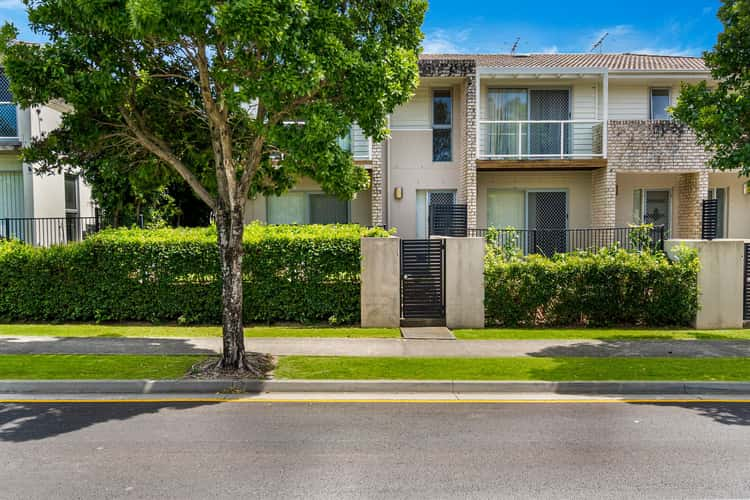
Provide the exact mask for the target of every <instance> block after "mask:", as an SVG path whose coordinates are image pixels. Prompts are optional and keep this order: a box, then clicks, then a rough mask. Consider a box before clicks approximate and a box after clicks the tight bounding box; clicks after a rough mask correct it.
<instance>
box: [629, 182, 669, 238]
mask: <svg viewBox="0 0 750 500" xmlns="http://www.w3.org/2000/svg"><path fill="white" fill-rule="evenodd" d="M671 214H672V193H671V191H669V190H668V189H636V190H634V191H633V222H634V223H636V224H653V225H654V226H664V230H665V231H666V232H667V234H669V227H670V223H671V220H672V216H671Z"/></svg>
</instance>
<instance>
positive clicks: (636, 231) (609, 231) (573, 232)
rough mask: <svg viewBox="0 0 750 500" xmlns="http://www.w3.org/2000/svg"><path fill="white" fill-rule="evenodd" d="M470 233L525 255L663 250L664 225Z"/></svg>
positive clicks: (485, 230) (486, 230) (469, 233)
mask: <svg viewBox="0 0 750 500" xmlns="http://www.w3.org/2000/svg"><path fill="white" fill-rule="evenodd" d="M468 235H469V236H474V237H482V238H486V239H488V241H490V240H491V241H490V242H491V243H494V244H496V245H498V246H501V247H503V248H507V249H515V250H517V251H519V252H520V253H523V254H524V255H528V254H534V253H536V254H542V255H546V256H551V255H553V254H556V253H569V252H575V251H579V250H599V249H601V248H606V247H611V246H614V245H617V246H618V247H620V248H623V249H625V250H633V251H641V250H643V249H646V248H648V249H651V250H664V239H665V230H664V226H654V227H651V228H649V227H638V226H634V227H614V228H587V229H512V228H509V229H469V230H468Z"/></svg>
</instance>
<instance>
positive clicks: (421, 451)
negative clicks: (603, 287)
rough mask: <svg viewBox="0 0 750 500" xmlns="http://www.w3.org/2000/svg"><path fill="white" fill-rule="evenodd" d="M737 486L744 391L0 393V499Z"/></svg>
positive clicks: (727, 492) (634, 493)
mask: <svg viewBox="0 0 750 500" xmlns="http://www.w3.org/2000/svg"><path fill="white" fill-rule="evenodd" d="M748 496H750V404H746V403H703V402H701V403H687V404H684V403H679V404H678V403H664V404H653V403H648V404H628V403H606V404H570V403H566V404H528V403H521V404H474V403H470V404H407V403H398V404H394V403H386V404H365V403H357V404H352V403H334V404H326V403H314V404H309V403H278V402H274V403H267V402H264V403H257V402H256V403H223V404H214V403H184V404H179V403H117V404H108V403H78V404H71V403H54V404H51V403H33V404H28V403H7V404H2V405H0V498H3V499H6V498H7V499H11V498H19V499H21V498H22V499H33V498H83V499H88V498H201V499H221V498H233V499H237V498H285V499H286V498H383V499H393V498H430V499H438V498H503V497H514V498H524V497H526V498H545V497H546V498H582V497H588V498H624V497H629V498H644V497H659V498H665V497H670V498H677V497H681V498H684V497H690V498H717V497H721V498H728V497H734V498H737V497H748Z"/></svg>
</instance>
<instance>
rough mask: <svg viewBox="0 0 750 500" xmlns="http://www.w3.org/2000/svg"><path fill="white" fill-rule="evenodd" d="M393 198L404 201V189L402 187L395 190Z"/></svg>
mask: <svg viewBox="0 0 750 500" xmlns="http://www.w3.org/2000/svg"><path fill="white" fill-rule="evenodd" d="M393 197H394V198H396V199H397V200H400V199H402V198H403V197H404V188H402V187H401V186H399V187H397V188H395V189H394V190H393Z"/></svg>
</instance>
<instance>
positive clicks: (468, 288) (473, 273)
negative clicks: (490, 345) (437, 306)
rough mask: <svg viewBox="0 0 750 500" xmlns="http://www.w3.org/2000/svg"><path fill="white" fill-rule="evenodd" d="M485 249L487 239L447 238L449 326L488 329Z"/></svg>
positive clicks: (447, 324) (446, 302) (446, 293)
mask: <svg viewBox="0 0 750 500" xmlns="http://www.w3.org/2000/svg"><path fill="white" fill-rule="evenodd" d="M484 249H485V242H484V238H446V242H445V322H446V326H448V328H484Z"/></svg>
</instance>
